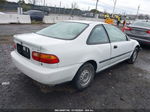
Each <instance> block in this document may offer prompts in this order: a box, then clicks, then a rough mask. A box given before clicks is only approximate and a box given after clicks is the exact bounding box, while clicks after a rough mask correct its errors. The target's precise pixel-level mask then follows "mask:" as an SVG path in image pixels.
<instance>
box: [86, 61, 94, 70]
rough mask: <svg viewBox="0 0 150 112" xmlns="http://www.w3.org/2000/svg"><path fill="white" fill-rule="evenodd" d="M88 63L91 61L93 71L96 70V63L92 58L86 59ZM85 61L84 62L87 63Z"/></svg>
mask: <svg viewBox="0 0 150 112" xmlns="http://www.w3.org/2000/svg"><path fill="white" fill-rule="evenodd" d="M87 62H88V63H91V64H92V65H93V66H94V69H95V71H96V70H97V63H96V61H94V60H89V61H87ZM87 62H86V63H87Z"/></svg>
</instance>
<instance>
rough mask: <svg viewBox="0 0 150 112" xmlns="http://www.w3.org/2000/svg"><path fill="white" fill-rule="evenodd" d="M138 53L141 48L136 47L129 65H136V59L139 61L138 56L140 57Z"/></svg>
mask: <svg viewBox="0 0 150 112" xmlns="http://www.w3.org/2000/svg"><path fill="white" fill-rule="evenodd" d="M138 52H139V48H138V47H136V48H135V49H134V51H133V53H132V55H131V57H130V59H129V60H128V63H129V64H134V63H135V61H136V59H137V56H138Z"/></svg>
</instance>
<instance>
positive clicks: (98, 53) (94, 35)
mask: <svg viewBox="0 0 150 112" xmlns="http://www.w3.org/2000/svg"><path fill="white" fill-rule="evenodd" d="M87 44H88V46H89V49H90V48H92V53H93V55H95V57H96V61H97V63H98V67H97V70H98V71H99V70H101V69H102V68H104V67H105V66H108V65H109V64H110V62H109V60H107V59H109V58H110V48H111V46H110V42H109V38H108V35H107V33H106V30H105V29H104V27H103V25H97V26H95V27H94V28H93V30H92V31H91V33H90V35H89V38H88V40H87Z"/></svg>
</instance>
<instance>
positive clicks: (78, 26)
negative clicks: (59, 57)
mask: <svg viewBox="0 0 150 112" xmlns="http://www.w3.org/2000/svg"><path fill="white" fill-rule="evenodd" d="M87 26H88V24H83V23H76V22H59V23H56V24H54V25H51V26H49V27H47V28H44V29H42V30H40V31H38V32H36V33H37V34H40V35H44V36H48V37H52V38H58V39H65V40H69V39H74V38H75V37H77V36H78V35H79V34H80V33H81V32H82V31H83V30H84V29H85V28H86V27H87Z"/></svg>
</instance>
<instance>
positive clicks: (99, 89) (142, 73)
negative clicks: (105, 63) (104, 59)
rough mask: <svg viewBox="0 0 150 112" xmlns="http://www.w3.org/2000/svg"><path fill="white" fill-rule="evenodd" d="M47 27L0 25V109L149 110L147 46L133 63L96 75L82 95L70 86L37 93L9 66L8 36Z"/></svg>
mask: <svg viewBox="0 0 150 112" xmlns="http://www.w3.org/2000/svg"><path fill="white" fill-rule="evenodd" d="M46 26H48V25H15V24H14V25H0V109H68V108H74V109H77V108H78V109H86V108H88V109H150V47H148V46H143V47H142V49H143V50H142V51H141V52H140V53H139V56H138V59H137V61H136V63H135V64H133V65H132V64H128V63H126V62H122V63H120V64H118V65H115V66H113V67H111V68H109V69H107V70H105V71H102V72H100V73H98V74H97V75H96V77H95V80H94V82H93V83H92V85H91V86H90V87H89V88H87V89H86V90H84V91H82V92H78V91H77V90H75V89H74V88H73V87H72V85H71V84H70V83H68V84H63V85H59V86H57V87H55V88H46V91H47V92H41V89H40V87H39V86H36V84H35V83H34V82H33V81H32V80H31V79H30V78H29V77H27V76H25V75H24V74H23V73H21V72H20V71H19V70H18V69H17V68H16V67H15V66H14V64H13V63H12V61H11V57H10V52H11V51H12V50H13V48H12V35H13V34H18V33H26V32H32V31H36V30H39V29H41V28H43V27H46Z"/></svg>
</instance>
